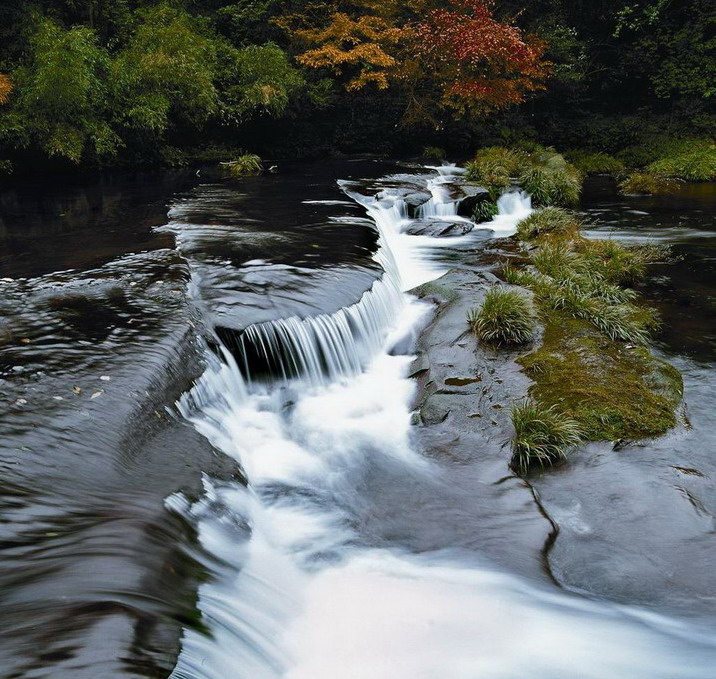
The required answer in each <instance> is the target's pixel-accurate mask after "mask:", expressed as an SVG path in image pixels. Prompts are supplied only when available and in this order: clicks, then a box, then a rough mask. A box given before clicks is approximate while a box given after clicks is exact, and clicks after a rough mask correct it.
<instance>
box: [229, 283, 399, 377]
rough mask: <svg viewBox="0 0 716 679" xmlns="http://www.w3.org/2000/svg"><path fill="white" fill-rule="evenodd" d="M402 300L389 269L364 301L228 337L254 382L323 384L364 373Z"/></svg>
mask: <svg viewBox="0 0 716 679" xmlns="http://www.w3.org/2000/svg"><path fill="white" fill-rule="evenodd" d="M402 305H403V300H402V297H401V294H400V290H399V288H398V286H397V285H396V283H395V281H394V280H392V278H391V277H390V276H389V275H387V274H386V275H385V276H384V277H383V278H382V279H381V280H378V281H376V282H375V283H374V284H373V287H372V288H371V289H370V290H368V291H367V292H365V293H364V294H363V296H362V297H361V299H360V301H358V302H357V303H356V304H353V305H352V306H349V307H345V308H343V309H339V310H338V311H337V312H336V313H334V314H320V315H318V316H312V317H309V318H303V319H301V318H297V317H295V316H294V317H291V318H282V319H279V320H276V321H269V322H266V323H259V324H256V325H251V326H249V327H248V328H246V330H244V331H243V332H242V333H241V334H240V335H239V336H238V337H236V336H234V338H233V339H232V338H231V337H223V338H222V339H223V340H224V342H225V343H226V344H227V345H228V346H230V347H231V348H232V349H235V350H236V353H237V355H238V359H239V363H240V365H241V369H242V372H243V374H244V375H245V376H246V378H247V379H248V380H249V381H250V382H252V381H257V380H261V379H262V378H264V377H269V378H275V377H277V376H278V377H281V378H283V379H284V380H288V379H291V378H295V377H301V378H305V379H307V380H308V381H309V382H311V383H313V384H320V383H323V382H325V381H329V382H330V381H333V380H337V379H340V378H341V377H347V376H354V375H357V374H358V373H360V372H361V370H363V368H364V367H365V365H366V363H367V362H368V361H369V360H370V359H371V358H372V357H373V356H375V354H376V353H377V352H378V351H379V350H380V348H381V346H382V344H383V342H384V341H385V337H386V335H387V332H388V330H389V328H390V327H391V325H392V323H393V321H394V319H395V317H396V315H397V314H398V313H399V311H400V309H401V307H402Z"/></svg>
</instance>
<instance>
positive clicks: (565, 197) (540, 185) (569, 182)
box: [519, 165, 582, 207]
mask: <svg viewBox="0 0 716 679" xmlns="http://www.w3.org/2000/svg"><path fill="white" fill-rule="evenodd" d="M519 183H520V186H521V187H522V188H523V189H524V190H525V191H527V193H529V194H530V196H532V203H533V205H543V206H544V205H562V206H567V207H569V206H572V205H576V204H577V203H578V202H579V196H580V195H581V193H582V176H581V174H580V172H579V171H578V170H577V169H576V168H574V167H573V166H569V165H568V166H566V167H564V168H560V167H556V169H551V168H550V167H548V166H534V167H530V168H528V169H526V170H525V171H523V172H522V174H520V176H519Z"/></svg>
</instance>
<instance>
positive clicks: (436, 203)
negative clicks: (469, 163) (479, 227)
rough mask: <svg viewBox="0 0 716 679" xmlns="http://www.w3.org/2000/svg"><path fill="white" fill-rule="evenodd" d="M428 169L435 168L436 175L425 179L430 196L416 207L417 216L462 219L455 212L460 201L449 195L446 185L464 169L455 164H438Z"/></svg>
mask: <svg viewBox="0 0 716 679" xmlns="http://www.w3.org/2000/svg"><path fill="white" fill-rule="evenodd" d="M430 169H431V170H435V171H436V172H437V173H438V176H437V177H433V178H431V179H428V181H427V188H428V191H430V193H431V194H432V198H431V199H430V200H429V201H428V202H427V203H425V204H424V205H421V206H420V207H419V208H418V217H419V218H420V219H450V220H453V221H454V220H456V219H457V220H462V219H464V218H463V217H458V214H457V207H458V203H459V202H460V201H459V200H456V199H454V198H452V197H451V195H450V190H449V188H448V186H447V184H450V183H451V182H454V181H455V180H456V179H458V178H459V176H460V175H461V174H463V173H464V170H462V168H458V167H457V166H456V165H440V166H437V167H431V168H430Z"/></svg>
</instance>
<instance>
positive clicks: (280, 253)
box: [0, 161, 716, 679]
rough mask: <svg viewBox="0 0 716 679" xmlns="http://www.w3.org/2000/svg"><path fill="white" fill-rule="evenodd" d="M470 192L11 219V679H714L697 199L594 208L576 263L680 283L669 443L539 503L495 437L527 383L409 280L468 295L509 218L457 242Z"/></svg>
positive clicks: (307, 196)
mask: <svg viewBox="0 0 716 679" xmlns="http://www.w3.org/2000/svg"><path fill="white" fill-rule="evenodd" d="M460 182H461V176H460V172H459V168H455V167H453V166H446V167H441V168H422V167H401V166H397V165H396V164H394V163H387V162H374V161H340V162H338V161H337V162H332V163H326V164H321V165H318V164H315V165H314V164H311V165H308V164H304V165H301V164H295V165H291V164H286V166H285V167H281V168H280V172H279V174H278V175H276V176H265V177H260V178H256V179H248V180H245V181H243V182H236V181H226V180H221V179H219V178H217V177H212V176H211V175H210V174H209V173H208V171H206V174H205V176H204V177H203V178H202V177H201V176H199V177H196V176H194V175H193V174H187V173H184V174H181V173H179V174H177V175H176V176H172V177H170V176H164V177H162V178H161V180H159V181H156V180H155V181H146V180H145V181H139V182H134V181H133V180H131V181H128V182H126V183H123V182H121V181H119V182H117V183H115V184H112V185H111V186H104V185H103V186H97V187H94V188H93V189H92V190H91V191H87V192H86V194H85V193H84V192H83V191H82V190H81V188H76V189H74V190H75V193H73V192H72V191H71V190H70V191H68V190H67V187H58V188H57V189H56V190H55V191H56V193H55V194H54V195H55V196H56V197H55V198H53V196H49V195H48V196H44V197H43V199H42V200H41V199H40V198H38V197H37V196H36V194H33V192H32V190H31V189H29V188H28V187H20V188H15V189H10V190H7V191H4V192H2V193H0V206H2V218H3V219H2V221H0V245H1V246H2V248H3V249H2V253H1V254H0V267H1V268H0V278H1V279H2V282H0V286H2V287H0V290H2V293H3V295H2V300H1V301H0V309H2V321H0V323H1V325H0V342H1V343H2V344H1V346H0V350H1V351H2V354H0V355H1V356H2V358H0V396H2V399H3V402H4V404H5V405H6V409H5V412H4V413H3V415H2V427H3V430H2V431H3V435H2V441H0V444H1V445H2V458H1V460H0V461H1V466H0V473H1V474H2V477H1V478H2V482H0V506H1V507H2V508H3V509H2V511H3V517H4V518H3V522H2V534H3V541H2V544H3V553H2V558H1V559H0V591H1V592H2V595H1V596H2V605H3V610H4V611H5V615H4V616H3V618H4V619H3V621H2V622H0V632H2V642H0V661H1V662H2V665H3V667H5V668H7V669H6V672H7V674H6V676H7V677H9V678H13V679H14V678H18V679H19V678H25V677H27V678H33V679H40V678H44V677H53V678H56V677H72V678H73V679H81V678H83V677H159V676H164V677H166V676H171V677H172V678H173V679H227V678H228V677H231V678H232V679H244V678H245V679H278V678H279V677H282V678H285V679H308V678H309V677H310V678H311V679H329V678H331V679H332V678H334V677H341V678H342V679H343V678H345V679H352V678H354V679H416V678H418V677H421V678H425V679H428V678H433V677H434V678H435V679H437V678H438V677H439V678H440V679H463V678H464V679H477V678H478V677H484V678H485V679H524V678H525V677H530V678H534V679H575V678H576V677H579V678H580V679H604V678H605V677H609V679H622V678H623V679H641V678H643V679H681V678H683V679H701V678H703V679H712V678H713V676H714V671H713V667H714V665H715V664H716V601H715V600H714V594H713V593H714V591H716V574H714V573H713V569H712V568H711V567H710V564H713V563H714V562H715V560H716V540H715V539H714V527H715V523H714V522H715V517H716V493H715V492H714V491H715V490H716V488H715V487H714V484H715V483H716V481H715V480H716V460H714V458H713V454H712V453H713V450H715V449H716V433H715V432H716V428H715V427H714V426H713V424H714V420H713V413H714V412H716V388H715V386H714V378H713V376H714V361H715V360H716V326H715V325H714V318H716V315H715V314H714V311H716V309H715V308H714V307H716V290H714V280H716V277H715V276H714V273H716V272H715V271H714V268H716V264H715V262H716V259H715V258H714V252H716V250H714V247H715V245H716V229H715V228H714V223H713V213H714V207H715V205H716V201H715V198H714V196H715V195H716V193H715V192H714V187H713V186H711V187H710V188H709V187H699V191H695V190H692V189H691V187H687V189H685V190H684V191H683V192H682V194H681V195H679V196H678V197H670V198H669V199H645V198H618V197H616V195H615V193H614V190H613V187H612V186H611V185H610V184H609V183H608V182H607V181H606V180H603V179H602V178H598V179H597V180H594V181H592V182H591V183H590V185H589V186H588V188H587V191H586V194H585V197H584V200H583V203H582V206H581V207H580V210H581V211H583V212H584V213H585V214H586V215H587V216H588V217H589V219H590V220H591V222H592V224H591V225H590V227H589V230H588V232H587V235H589V236H595V237H606V236H609V237H615V238H619V239H621V240H644V239H647V240H655V239H658V240H664V241H667V242H669V243H671V244H673V246H674V252H675V254H677V255H678V256H679V259H678V260H677V261H676V262H675V263H669V264H665V265H659V266H658V267H654V269H653V271H652V272H651V273H650V277H649V279H648V280H647V281H646V283H645V284H644V286H643V290H642V292H643V294H644V295H645V296H646V297H647V298H648V299H649V300H650V301H651V302H652V303H654V304H656V305H657V306H658V307H659V309H660V311H661V313H662V317H663V318H664V326H663V328H662V330H661V331H660V332H659V335H658V337H657V338H656V348H657V351H658V352H659V353H660V354H661V355H663V356H664V357H665V358H667V359H668V360H670V361H672V362H674V364H675V365H677V366H678V367H679V368H680V369H681V370H682V372H683V373H684V379H685V386H686V395H685V403H686V407H685V412H684V424H682V425H681V426H680V427H678V428H677V429H676V430H675V431H674V432H672V433H670V434H669V435H667V436H666V437H664V438H662V439H660V440H657V441H649V442H638V443H635V444H632V445H628V446H626V447H625V448H622V449H620V450H614V449H613V447H612V446H611V445H608V444H590V445H589V446H587V447H586V448H585V450H583V451H580V452H578V453H576V454H574V455H573V457H572V459H571V460H570V462H569V463H568V464H566V465H564V466H562V467H560V468H558V469H555V470H552V471H549V472H546V473H544V474H541V475H539V476H537V477H535V478H534V479H531V480H530V481H531V484H530V485H528V484H526V483H525V482H523V481H522V480H521V479H519V478H516V477H514V476H513V475H512V474H511V473H510V471H509V468H508V466H507V462H508V460H509V450H508V446H507V444H506V441H507V436H508V428H507V426H508V425H507V420H508V410H509V409H508V408H506V409H505V410H504V412H503V410H502V407H503V405H509V403H508V401H509V400H510V399H512V398H519V397H520V396H521V395H522V394H523V393H524V391H525V390H526V387H527V382H526V379H525V378H524V377H523V376H521V375H519V374H517V373H516V372H515V374H514V376H513V377H514V379H513V378H511V377H510V373H508V374H507V375H506V376H505V379H504V380H503V379H502V378H501V377H500V375H504V373H503V372H502V370H501V366H503V364H502V363H500V361H507V360H508V359H502V358H498V357H495V356H490V355H486V356H480V355H479V354H480V352H476V349H475V345H474V340H473V339H472V338H471V337H470V336H469V333H466V330H467V328H466V326H464V323H463V321H464V313H463V312H462V311H460V312H459V313H458V312H456V315H455V316H454V318H453V317H450V316H449V314H448V315H442V316H437V317H436V314H437V313H438V307H437V306H436V300H435V299H434V298H433V297H432V296H431V294H432V293H431V292H430V290H431V288H430V286H431V285H438V284H439V283H440V281H441V280H442V281H446V283H445V285H446V286H447V287H448V288H451V289H452V293H453V294H455V295H460V294H463V293H462V291H463V290H464V289H468V290H469V289H471V288H470V287H469V286H473V285H474V286H475V289H476V290H483V291H484V289H485V287H486V286H488V285H489V284H490V283H491V282H492V281H493V279H492V278H491V276H492V274H491V273H490V269H491V267H493V266H494V262H495V261H496V259H499V258H500V257H501V256H502V253H503V250H502V248H504V247H508V246H507V244H506V242H505V241H501V239H502V238H505V237H507V236H510V235H511V234H512V233H514V230H515V225H516V224H517V222H518V221H519V220H520V219H522V218H524V217H525V216H527V215H528V214H530V211H531V205H530V200H529V196H527V195H525V194H520V193H518V192H511V193H508V194H506V195H504V196H503V197H502V198H501V199H500V202H499V208H500V212H499V214H498V215H497V216H496V217H495V219H494V220H493V221H492V222H489V223H487V224H480V225H478V226H477V227H474V225H473V224H472V223H471V222H470V221H469V219H468V218H466V217H464V216H461V215H459V214H458V211H460V201H461V200H462V199H465V198H466V196H465V194H464V193H460V185H461V184H460ZM93 195H94V196H95V197H96V196H99V197H100V198H98V199H96V200H95V201H94V202H93V200H92V198H91V196H93ZM87 196H90V198H88V197H87ZM467 197H469V196H467ZM70 199H72V201H71V205H70V207H74V209H75V210H76V211H77V212H79V214H80V216H79V217H78V216H75V217H74V219H68V218H67V216H66V215H67V212H68V208H67V201H70ZM53 200H54V201H56V202H53ZM63 201H65V202H64V203H63ZM167 205H168V206H169V208H168V220H167V218H166V215H167V208H166V207H165V206H167ZM130 208H131V209H130ZM132 210H134V211H132ZM136 211H139V212H140V213H141V219H140V218H139V217H137V216H136ZM37 215H40V216H42V217H43V218H42V219H40V218H39V217H37ZM48 215H49V216H48ZM31 222H33V223H34V222H37V224H36V226H35V227H34V229H33V230H28V231H23V229H24V228H25V225H27V224H28V223H31ZM44 222H47V223H44ZM59 224H62V225H63V226H62V227H59V226H58V225H59ZM98 225H99V226H98ZM473 227H474V228H473ZM55 240H56V241H57V245H56V246H54V247H49V244H50V243H53V242H55ZM83 243H84V244H83ZM449 272H450V273H449ZM446 274H447V275H446ZM451 276H453V278H450V277H451ZM456 276H457V278H456ZM463 280H464V281H466V282H465V284H464V285H465V286H467V288H465V287H464V286H463V285H462V283H460V281H463ZM455 281H457V283H460V285H458V284H457V283H455ZM420 286H422V288H421V287H420ZM416 288H418V289H419V290H422V292H420V293H419V294H415V293H414V291H415V289H416ZM411 291H413V292H411ZM442 294H448V293H445V292H444V291H443V293H442ZM440 313H443V312H440ZM441 333H442V334H441ZM470 342H472V344H470ZM440 350H442V351H447V352H448V357H447V359H446V362H445V367H446V370H447V371H448V373H446V374H449V378H447V379H443V380H442V381H443V383H444V384H442V386H441V388H440V389H438V392H437V396H438V397H439V398H440V399H442V401H439V403H441V404H442V403H445V404H447V405H445V408H446V413H447V414H446V415H445V417H442V416H441V417H440V418H436V419H435V421H434V422H433V421H432V420H431V419H430V414H429V413H428V411H427V409H426V408H422V409H421V408H420V407H418V406H417V405H416V404H417V403H418V401H419V399H420V391H421V389H423V387H424V384H423V382H421V381H420V379H416V376H417V375H418V374H423V373H424V372H425V371H426V370H427V369H426V368H421V367H420V356H421V355H423V356H426V355H433V354H431V352H435V351H440ZM476 353H477V357H476ZM416 356H418V358H417V359H416ZM509 360H511V359H509ZM475 361H478V362H482V363H479V365H480V366H482V365H483V363H484V369H483V368H482V367H481V368H480V371H479V373H478V372H477V368H476V367H475V366H476V365H477V363H475ZM505 365H506V364H505ZM503 367H504V366H503ZM506 369H507V370H512V369H513V368H510V367H509V366H507V367H506ZM433 372H434V373H435V375H437V374H438V366H435V368H434V371H433ZM478 378H479V385H478V386H479V389H480V390H481V393H482V394H483V400H484V404H485V405H484V407H483V401H480V407H479V408H478V406H477V404H472V405H471V404H470V403H467V404H466V403H465V401H466V400H467V399H468V398H469V399H472V396H471V395H470V394H472V393H473V392H471V391H469V390H470V389H474V388H478V387H476V386H475V384H468V383H477V382H478ZM432 379H433V380H436V379H437V378H436V377H435V376H434V375H433V377H432ZM488 402H489V403H490V404H491V405H489V406H488V405H487V403H488ZM455 404H458V405H455ZM463 407H464V408H466V410H465V411H464V412H465V413H470V414H469V415H465V416H462V414H461V413H462V412H463V411H462V410H461V408H463ZM488 409H489V414H488ZM473 411H475V412H473ZM478 411H479V412H478ZM477 416H479V417H480V418H481V419H480V420H479V422H480V426H479V427H478V426H477V420H475V419H470V418H472V417H477ZM441 418H442V419H441Z"/></svg>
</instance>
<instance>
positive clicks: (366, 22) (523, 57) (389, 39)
mask: <svg viewBox="0 0 716 679" xmlns="http://www.w3.org/2000/svg"><path fill="white" fill-rule="evenodd" d="M436 5H437V7H436ZM324 7H325V6H324ZM339 8H340V9H342V10H343V11H338V9H339ZM326 9H327V7H326ZM331 9H332V10H333V11H332V12H331V13H330V14H329V15H328V21H327V22H326V21H325V20H324V19H323V18H322V17H321V16H320V15H316V14H315V13H314V14H313V15H312V16H311V17H310V18H309V17H303V19H304V21H306V20H308V23H309V26H310V27H309V28H293V30H292V32H293V34H294V36H295V37H296V38H298V39H299V40H300V41H302V42H303V43H304V44H305V45H307V46H308V49H307V50H306V51H304V52H303V53H302V54H300V55H299V56H298V61H299V63H301V64H302V65H303V66H306V67H309V68H325V69H329V70H330V71H332V72H333V73H335V74H336V75H342V76H345V77H346V83H345V86H346V88H347V89H349V90H357V89H360V88H362V87H365V86H366V85H368V84H374V85H377V86H378V88H380V89H385V88H387V87H388V86H389V85H390V84H391V83H392V82H397V83H399V84H400V85H401V86H402V87H403V88H407V89H408V90H409V91H410V94H409V99H410V100H411V102H412V103H411V104H410V105H411V106H414V105H416V104H417V105H418V108H419V109H420V110H426V109H427V107H428V106H430V107H432V108H450V109H452V110H453V111H454V112H457V113H460V114H466V113H473V114H477V113H484V112H486V111H489V110H492V109H497V108H503V107H505V106H509V105H512V104H518V103H520V102H521V101H523V100H524V97H525V94H526V93H528V92H532V91H535V90H538V89H542V88H543V84H542V83H543V81H544V79H545V78H546V77H547V75H548V74H549V69H550V64H549V63H548V62H546V61H544V59H543V55H544V52H545V48H546V45H545V44H543V43H542V42H540V41H537V40H534V39H532V38H530V37H528V36H524V35H523V34H522V32H521V31H520V29H519V28H517V27H515V26H511V25H509V24H506V23H502V22H500V21H498V20H497V19H495V17H494V16H493V13H492V2H490V0H447V1H445V0H443V1H441V2H440V3H439V4H438V3H435V2H434V0H408V1H404V2H397V0H352V2H350V1H345V2H343V1H341V2H334V3H332V5H331ZM304 25H305V24H304ZM417 93H420V94H419V95H418V94H417ZM418 96H419V97H420V98H422V99H424V100H425V101H424V102H423V103H421V102H419V101H417V97H418ZM428 102H430V103H428Z"/></svg>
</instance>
